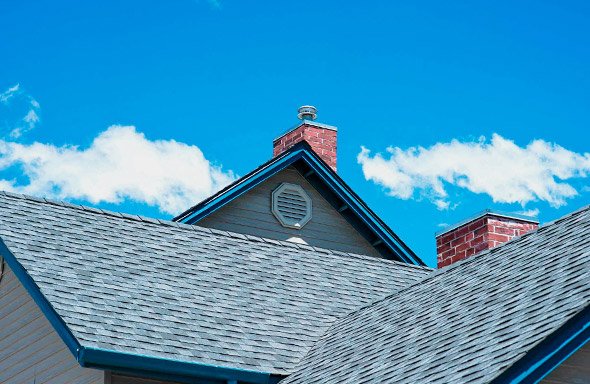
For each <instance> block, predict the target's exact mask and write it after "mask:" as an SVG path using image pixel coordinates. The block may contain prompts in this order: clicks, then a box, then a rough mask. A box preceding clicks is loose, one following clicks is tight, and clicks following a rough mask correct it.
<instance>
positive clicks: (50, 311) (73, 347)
mask: <svg viewBox="0 0 590 384" xmlns="http://www.w3.org/2000/svg"><path fill="white" fill-rule="evenodd" d="M0 256H2V257H3V258H4V260H5V261H6V264H7V265H8V267H9V268H10V269H11V270H12V272H13V273H14V275H15V276H16V278H17V279H18V280H19V281H20V283H21V284H22V285H23V287H24V288H25V290H26V291H27V292H28V294H29V295H30V296H31V298H32V299H33V301H34V302H35V304H37V306H38V307H39V309H41V312H42V313H43V315H44V316H45V317H46V318H47V320H49V323H50V324H51V325H52V326H53V329H55V331H56V332H57V334H58V335H59V337H60V338H61V339H62V340H63V341H64V343H65V344H66V346H67V347H68V349H69V350H70V352H71V353H72V354H73V355H74V357H77V355H78V352H79V350H80V348H81V346H80V343H79V342H78V340H76V338H75V337H74V335H73V334H72V332H71V331H70V329H69V328H68V326H67V325H66V323H65V322H64V321H63V320H62V318H61V317H60V316H59V315H58V314H57V311H56V310H55V308H53V306H52V305H51V304H50V303H49V301H48V300H47V298H45V296H44V295H43V293H41V290H40V289H39V287H38V286H37V284H36V283H35V281H34V280H33V278H32V277H31V276H30V275H29V273H28V272H27V270H26V269H25V268H24V267H23V266H22V264H21V263H20V262H19V261H18V259H17V258H16V257H15V256H14V254H13V253H12V252H11V251H10V249H8V246H7V245H6V243H4V240H2V239H0Z"/></svg>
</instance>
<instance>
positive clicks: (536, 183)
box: [357, 134, 590, 213]
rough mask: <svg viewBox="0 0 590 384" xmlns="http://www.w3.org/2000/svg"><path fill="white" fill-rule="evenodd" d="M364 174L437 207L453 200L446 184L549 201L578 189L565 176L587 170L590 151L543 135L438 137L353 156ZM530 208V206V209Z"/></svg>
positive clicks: (390, 190) (392, 191)
mask: <svg viewBox="0 0 590 384" xmlns="http://www.w3.org/2000/svg"><path fill="white" fill-rule="evenodd" d="M357 161H358V163H359V164H360V165H361V166H362V170H363V173H364V176H365V178H366V179H367V180H371V181H373V182H374V183H376V184H378V185H380V186H382V187H383V188H384V189H385V191H386V193H387V194H389V195H391V196H394V197H398V198H401V199H411V198H427V199H429V200H431V201H432V202H433V203H434V204H435V205H436V206H437V208H439V209H448V208H449V207H451V206H452V202H451V201H452V198H451V197H450V196H449V192H448V187H449V186H456V187H459V188H463V189H466V190H468V191H471V192H474V193H479V194H487V195H489V196H490V197H491V198H492V199H493V201H494V202H499V203H519V204H521V205H522V206H523V207H524V206H525V205H526V204H527V203H529V202H531V201H545V202H547V203H549V204H550V205H551V206H553V207H559V206H562V205H564V204H565V202H566V200H567V199H568V198H571V197H574V196H576V195H577V193H578V192H577V190H576V189H575V188H574V187H573V186H572V185H571V184H570V183H568V182H566V180H568V179H573V178H584V177H587V176H588V175H589V174H590V153H576V152H573V151H569V150H567V149H565V148H563V147H561V146H559V145H557V144H554V143H549V142H546V141H544V140H533V141H531V142H530V143H529V144H528V145H526V146H525V147H520V146H518V145H517V144H515V143H514V142H513V141H511V140H508V139H505V138H504V137H502V136H500V135H498V134H494V135H493V136H492V138H491V140H489V141H488V140H486V139H485V138H484V137H481V138H480V139H479V140H478V141H471V142H462V141H459V140H452V141H451V142H449V143H437V144H435V145H433V146H431V147H429V148H424V147H411V148H408V149H405V150H404V149H402V148H398V147H389V148H387V154H386V155H382V154H380V153H377V154H374V155H373V154H371V151H370V150H369V149H367V148H365V147H362V150H361V152H360V153H359V155H358V156H357ZM531 213H534V212H531Z"/></svg>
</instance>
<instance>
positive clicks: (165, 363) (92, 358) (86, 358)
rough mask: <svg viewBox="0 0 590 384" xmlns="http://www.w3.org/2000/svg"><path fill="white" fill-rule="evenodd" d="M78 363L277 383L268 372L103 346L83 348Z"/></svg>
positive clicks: (171, 376) (176, 376) (173, 376)
mask: <svg viewBox="0 0 590 384" xmlns="http://www.w3.org/2000/svg"><path fill="white" fill-rule="evenodd" d="M78 362H79V363H80V365H81V366H83V367H88V368H98V369H104V370H111V371H114V372H124V373H129V374H136V375H140V376H146V377H154V374H155V375H157V376H158V378H160V379H167V380H172V381H174V380H178V381H187V380H189V381H191V380H192V382H194V381H195V379H201V380H203V381H204V382H215V381H217V382H231V381H235V382H238V383H250V384H271V383H274V382H277V381H276V379H275V377H274V376H273V375H271V374H270V373H267V372H259V371H253V370H247V369H239V368H229V367H223V366H219V365H211V364H202V363H193V362H187V361H181V360H174V359H164V358H158V357H153V356H147V355H141V354H134V353H127V352H117V351H111V350H106V349H100V348H87V347H82V348H81V349H80V353H79V355H78Z"/></svg>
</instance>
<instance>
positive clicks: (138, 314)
mask: <svg viewBox="0 0 590 384" xmlns="http://www.w3.org/2000/svg"><path fill="white" fill-rule="evenodd" d="M0 237H1V239H2V240H3V241H4V243H5V244H6V246H7V247H8V249H9V250H10V252H11V253H12V254H13V255H14V256H15V258H16V259H17V260H18V262H19V263H20V264H22V266H24V268H25V269H26V270H27V272H28V273H29V275H30V276H31V277H32V278H33V279H34V281H35V283H36V284H37V285H38V287H39V288H40V290H41V292H42V294H43V295H44V296H45V297H46V298H47V299H48V300H49V302H50V303H51V305H52V306H53V307H54V308H55V310H56V311H57V313H58V314H59V315H60V316H61V317H62V318H63V320H64V321H65V323H66V325H67V326H68V328H69V329H70V330H71V331H72V333H73V335H74V336H75V338H76V339H77V340H78V341H79V342H80V343H81V345H82V346H84V347H94V348H102V349H107V350H115V351H121V352H130V353H137V354H142V355H148V356H157V357H161V358H170V359H177V360H181V361H188V362H199V363H208V364H216V365H222V366H229V367H236V368H243V369H255V370H258V371H265V372H271V373H285V372H288V371H290V370H292V368H293V367H294V365H295V364H296V363H298V362H299V360H300V359H301V358H302V357H303V356H304V355H305V354H306V353H307V351H308V350H309V348H310V347H311V346H312V344H313V343H314V342H315V341H317V339H318V337H319V336H320V335H321V334H322V333H323V332H324V331H325V330H326V329H327V327H328V326H329V325H330V324H331V323H332V322H333V321H335V320H336V318H338V317H340V316H343V315H345V314H346V313H348V312H350V311H351V310H353V309H355V308H358V307H359V306H361V305H366V304H368V303H370V302H372V301H374V300H376V299H379V298H382V297H385V296H386V295H387V294H389V293H391V292H392V291H395V290H398V289H400V288H401V287H404V286H406V285H408V284H409V283H410V282H414V281H416V280H417V279H420V278H422V277H423V276H425V275H426V274H428V273H430V269H428V268H423V267H415V266H408V265H406V264H403V263H398V262H393V261H388V260H382V259H377V258H374V257H368V256H359V255H351V254H345V253H340V252H332V251H329V250H323V249H317V248H311V247H307V246H304V245H296V244H293V243H286V242H278V241H273V240H265V239H261V238H255V237H251V236H248V237H246V236H244V235H240V234H232V233H226V232H220V231H215V230H211V229H206V228H201V227H197V226H191V225H184V224H178V223H173V222H166V221H159V220H154V219H148V218H141V217H138V216H130V215H122V214H118V213H112V212H106V211H101V210H97V209H93V208H86V207H81V206H73V205H69V204H64V203H54V202H46V201H45V200H39V199H34V198H25V197H23V196H20V195H12V194H4V193H1V194H0Z"/></svg>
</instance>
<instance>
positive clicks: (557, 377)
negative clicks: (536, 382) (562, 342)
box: [541, 343, 590, 384]
mask: <svg viewBox="0 0 590 384" xmlns="http://www.w3.org/2000/svg"><path fill="white" fill-rule="evenodd" d="M541 382H542V383H543V384H581V383H590V343H587V344H586V345H584V346H583V347H582V348H580V349H578V350H577V351H576V352H575V353H574V354H573V355H571V356H570V357H569V358H568V359H567V360H566V361H564V362H563V363H562V364H561V365H560V366H559V367H557V368H556V369H555V370H554V371H553V372H551V373H550V374H549V375H547V377H545V378H544V379H543V380H542V381H541Z"/></svg>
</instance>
